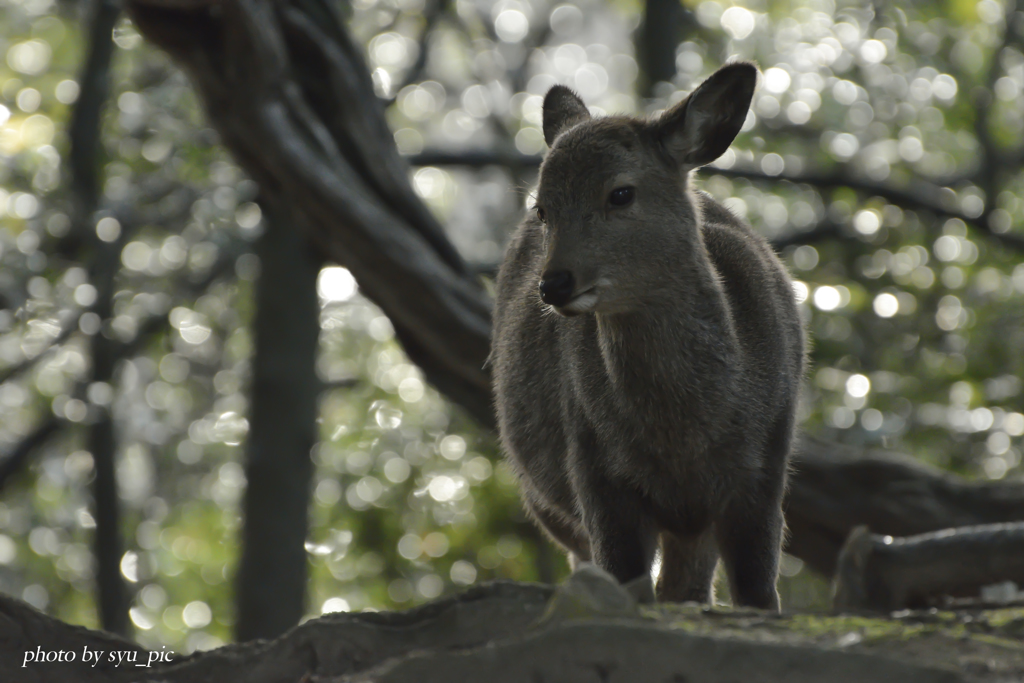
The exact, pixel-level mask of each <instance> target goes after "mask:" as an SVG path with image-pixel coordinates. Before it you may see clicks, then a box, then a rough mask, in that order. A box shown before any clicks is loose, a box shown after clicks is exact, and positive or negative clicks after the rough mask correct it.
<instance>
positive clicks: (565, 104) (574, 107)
mask: <svg viewBox="0 0 1024 683" xmlns="http://www.w3.org/2000/svg"><path fill="white" fill-rule="evenodd" d="M589 120H590V111H589V110H588V109H587V105H585V104H583V100H581V99H580V98H579V96H578V95H577V94H576V93H574V92H573V91H572V90H569V88H567V87H565V86H564V85H556V86H553V87H552V88H551V90H548V94H547V95H545V96H544V142H546V143H548V147H551V146H552V145H553V144H555V138H557V137H558V136H559V135H561V134H562V133H563V132H564V131H566V130H568V129H569V128H572V127H573V126H575V125H576V124H577V123H583V122H584V121H589Z"/></svg>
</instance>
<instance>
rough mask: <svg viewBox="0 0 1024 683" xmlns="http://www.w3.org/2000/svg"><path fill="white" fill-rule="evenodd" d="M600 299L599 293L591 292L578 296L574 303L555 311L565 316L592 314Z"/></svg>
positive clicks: (571, 302)
mask: <svg viewBox="0 0 1024 683" xmlns="http://www.w3.org/2000/svg"><path fill="white" fill-rule="evenodd" d="M600 299H601V298H600V297H599V296H598V295H597V292H595V291H593V290H590V291H587V292H583V293H582V294H579V295H577V296H576V297H575V298H573V300H572V301H570V302H569V303H567V304H566V305H564V306H562V307H561V308H556V309H555V310H556V311H558V312H559V313H561V314H562V315H565V316H570V315H579V314H581V313H591V312H593V310H594V309H595V308H596V307H597V302H598V301H600Z"/></svg>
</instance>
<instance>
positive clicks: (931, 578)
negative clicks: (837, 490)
mask: <svg viewBox="0 0 1024 683" xmlns="http://www.w3.org/2000/svg"><path fill="white" fill-rule="evenodd" d="M1005 581H1013V582H1015V583H1018V584H1024V523H1020V522H1016V523H1007V524H985V525H982V526H972V527H959V528H953V529H944V530H942V531H934V532H931V533H927V534H919V535H917V536H909V537H906V538H893V537H892V536H880V535H878V534H873V533H871V532H869V531H868V529H867V527H858V528H856V529H854V530H853V533H851V534H850V538H849V539H848V540H847V542H846V545H844V546H843V550H842V552H841V553H840V554H839V568H838V570H837V572H836V593H835V601H834V606H835V608H836V609H837V610H844V611H845V610H875V611H886V612H889V611H893V610H898V609H904V608H907V607H924V606H926V605H928V604H929V603H932V602H935V601H936V599H937V598H941V597H944V596H965V595H973V596H977V595H979V594H980V593H981V589H982V588H984V587H985V586H990V585H993V584H997V583H1002V582H1005Z"/></svg>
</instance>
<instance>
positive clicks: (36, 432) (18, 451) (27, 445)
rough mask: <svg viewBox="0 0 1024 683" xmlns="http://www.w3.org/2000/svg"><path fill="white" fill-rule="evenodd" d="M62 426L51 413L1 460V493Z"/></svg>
mask: <svg viewBox="0 0 1024 683" xmlns="http://www.w3.org/2000/svg"><path fill="white" fill-rule="evenodd" d="M60 426H61V420H58V419H57V417H56V416H54V415H53V414H52V413H51V414H50V415H49V416H48V417H45V418H43V420H42V422H40V423H39V424H38V425H37V426H36V428H35V429H33V430H32V431H31V432H29V433H28V434H27V435H26V436H25V437H24V438H23V439H22V440H21V441H19V442H18V444H17V445H15V446H14V447H13V448H12V449H11V450H9V451H8V452H7V453H6V454H5V455H4V456H3V459H2V460H0V491H3V489H4V487H5V486H6V485H7V482H8V480H10V478H11V477H13V476H14V475H15V474H16V473H18V472H20V471H21V469H22V468H23V467H24V466H25V462H26V461H27V460H28V459H29V456H31V455H32V453H33V452H34V451H35V450H36V448H38V447H39V446H41V445H43V444H44V443H46V441H48V440H49V438H50V437H51V436H53V435H54V434H56V433H57V430H58V429H59V428H60Z"/></svg>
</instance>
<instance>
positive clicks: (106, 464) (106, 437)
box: [68, 0, 130, 635]
mask: <svg viewBox="0 0 1024 683" xmlns="http://www.w3.org/2000/svg"><path fill="white" fill-rule="evenodd" d="M120 16H121V8H120V7H119V6H118V5H117V4H116V3H113V2H109V1H108V0H97V1H96V2H94V3H92V16H91V21H90V24H89V36H90V42H89V54H88V57H87V59H86V63H85V67H84V70H83V73H82V77H81V79H80V81H81V83H82V91H81V93H82V94H81V97H80V98H79V100H78V102H77V103H76V104H75V107H74V112H73V114H72V118H71V124H70V129H69V137H70V139H71V154H70V155H69V160H68V163H69V166H70V167H71V175H72V184H71V189H72V192H71V196H72V202H73V204H74V212H73V215H74V225H73V228H74V231H73V233H72V234H73V240H74V241H75V242H77V243H78V244H80V245H89V246H90V247H91V249H92V262H91V263H90V264H89V276H90V280H91V281H92V284H93V286H95V287H96V292H97V303H96V306H95V308H94V309H93V310H94V312H95V313H96V314H97V315H98V316H99V318H100V320H101V321H102V323H103V326H102V328H101V332H100V333H99V334H95V335H93V337H92V339H91V340H90V357H91V358H92V374H91V377H90V379H91V381H92V382H104V383H107V384H111V383H112V382H113V375H114V364H115V362H116V361H117V352H118V344H117V341H116V340H115V338H114V336H113V331H112V330H111V328H110V322H111V318H112V314H113V296H114V289H115V286H114V285H115V282H114V281H115V278H116V276H117V272H118V270H119V269H120V265H121V264H120V255H121V247H122V246H123V245H124V238H125V234H124V231H122V233H121V235H120V238H118V239H115V240H113V241H112V242H106V241H101V240H100V239H98V238H97V236H96V232H95V218H96V217H95V215H94V214H95V212H96V210H97V208H99V200H100V186H101V184H102V174H101V173H100V170H99V169H100V166H101V163H100V159H99V149H100V116H101V113H102V111H103V106H104V103H105V102H106V100H107V97H108V90H109V83H108V81H109V72H110V60H111V57H112V55H113V48H114V46H113V41H112V39H111V32H112V31H113V29H114V25H115V24H116V23H117V20H118V18H119V17H120ZM78 398H79V399H81V398H83V397H78ZM90 409H91V412H92V413H93V415H92V420H91V424H90V425H89V435H88V438H87V443H88V448H89V452H90V453H92V458H93V463H94V467H95V472H96V476H95V479H94V480H93V505H94V509H93V513H94V515H95V519H96V531H95V536H94V539H93V547H94V553H95V557H96V590H97V599H96V601H97V608H98V609H97V611H98V612H99V615H100V623H101V624H102V625H103V628H104V629H106V630H107V631H110V632H111V633H117V634H120V635H126V634H127V633H128V630H129V627H130V625H129V621H128V603H129V599H128V590H127V587H126V586H125V582H124V579H123V578H122V577H121V557H122V554H123V553H124V545H123V541H122V539H121V512H120V498H119V496H118V492H117V476H116V472H115V465H114V460H115V458H116V455H117V439H116V436H115V433H114V421H113V416H112V415H111V414H110V410H109V408H108V407H101V406H91V407H90Z"/></svg>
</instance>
